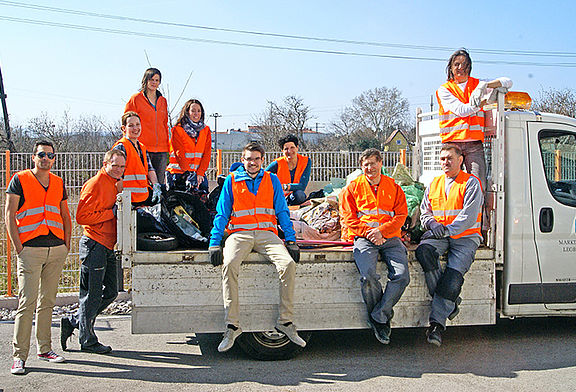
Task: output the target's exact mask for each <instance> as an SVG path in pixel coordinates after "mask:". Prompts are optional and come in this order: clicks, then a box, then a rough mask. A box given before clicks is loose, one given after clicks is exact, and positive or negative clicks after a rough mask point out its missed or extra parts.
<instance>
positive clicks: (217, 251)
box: [208, 246, 224, 267]
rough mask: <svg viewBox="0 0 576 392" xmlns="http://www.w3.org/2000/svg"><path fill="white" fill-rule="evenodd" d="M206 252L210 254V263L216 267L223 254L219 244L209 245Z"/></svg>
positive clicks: (222, 258)
mask: <svg viewBox="0 0 576 392" xmlns="http://www.w3.org/2000/svg"><path fill="white" fill-rule="evenodd" d="M208 254H209V255H210V263H212V265H213V266H214V267H218V266H219V265H222V263H223V262H224V254H223V253H222V247H221V246H211V247H209V248H208Z"/></svg>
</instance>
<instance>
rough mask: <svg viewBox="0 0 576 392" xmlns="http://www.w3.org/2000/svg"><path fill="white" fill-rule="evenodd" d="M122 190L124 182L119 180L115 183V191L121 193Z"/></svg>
mask: <svg viewBox="0 0 576 392" xmlns="http://www.w3.org/2000/svg"><path fill="white" fill-rule="evenodd" d="M123 190H124V180H122V179H120V180H118V181H116V191H118V193H122V191H123Z"/></svg>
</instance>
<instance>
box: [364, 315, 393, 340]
mask: <svg viewBox="0 0 576 392" xmlns="http://www.w3.org/2000/svg"><path fill="white" fill-rule="evenodd" d="M368 322H369V323H370V326H371V327H372V330H373V331H374V336H376V339H378V341H379V342H380V343H382V344H388V343H390V333H391V332H392V329H391V328H390V320H388V321H387V322H386V323H379V322H378V321H376V320H374V318H372V316H371V315H370V316H368Z"/></svg>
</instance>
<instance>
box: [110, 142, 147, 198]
mask: <svg viewBox="0 0 576 392" xmlns="http://www.w3.org/2000/svg"><path fill="white" fill-rule="evenodd" d="M119 144H122V145H123V146H124V150H126V170H125V171H124V180H123V183H124V190H129V191H131V192H132V203H141V202H143V201H145V200H146V199H147V198H148V193H149V192H148V158H147V150H146V146H144V145H143V144H142V143H140V142H138V144H139V146H140V149H141V151H142V157H143V158H144V162H142V159H140V154H138V151H136V148H135V147H134V145H133V144H132V142H131V141H130V140H128V139H127V138H125V137H123V138H122V139H120V140H118V141H117V142H116V143H114V147H116V146H117V145H119ZM114 147H112V148H114Z"/></svg>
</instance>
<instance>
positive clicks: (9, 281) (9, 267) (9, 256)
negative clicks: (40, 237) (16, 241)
mask: <svg viewBox="0 0 576 392" xmlns="http://www.w3.org/2000/svg"><path fill="white" fill-rule="evenodd" d="M5 157H6V159H5V161H6V188H8V183H10V150H6V152H5ZM6 280H7V282H6V283H7V291H6V294H7V295H8V296H9V297H12V244H11V243H10V236H9V235H8V226H6Z"/></svg>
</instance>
